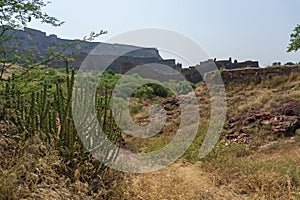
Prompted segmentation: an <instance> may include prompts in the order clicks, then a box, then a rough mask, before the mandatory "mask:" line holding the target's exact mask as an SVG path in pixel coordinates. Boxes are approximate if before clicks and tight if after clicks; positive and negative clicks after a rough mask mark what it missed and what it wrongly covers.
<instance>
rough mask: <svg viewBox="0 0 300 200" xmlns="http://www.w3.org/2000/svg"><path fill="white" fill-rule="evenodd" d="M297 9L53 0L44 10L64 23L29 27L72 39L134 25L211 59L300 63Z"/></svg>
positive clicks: (231, 0) (268, 2) (203, 1)
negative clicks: (190, 45)
mask: <svg viewBox="0 0 300 200" xmlns="http://www.w3.org/2000/svg"><path fill="white" fill-rule="evenodd" d="M299 9H300V0H251V1H244V0H226V1H225V0H209V1H208V0H186V1H183V0H119V1H117V0H85V1H79V0H78V1H76V0H73V1H71V0H68V1H67V0H52V3H51V4H49V5H48V6H47V7H46V8H45V11H46V12H48V13H49V14H50V15H53V16H55V17H57V18H59V19H60V20H62V21H65V24H64V25H63V26H62V27H58V28H53V27H50V26H48V25H43V24H40V23H37V22H33V23H31V24H30V25H29V27H32V28H37V29H40V30H42V31H45V32H47V33H48V34H51V33H54V34H56V35H58V36H59V37H61V38H68V39H78V38H83V36H85V35H88V34H89V33H90V32H91V31H93V30H94V31H97V30H102V29H103V30H107V31H108V34H107V35H105V36H101V37H100V38H99V39H98V41H105V40H107V39H109V38H111V37H113V36H115V35H118V34H121V33H123V32H127V31H131V30H134V29H140V28H162V29H169V30H173V31H176V32H179V33H181V34H184V35H186V36H188V37H189V38H191V39H192V40H194V41H196V42H197V43H198V44H200V45H201V46H202V47H204V49H205V50H206V51H207V53H208V54H209V56H210V57H212V58H214V57H216V58H218V59H227V58H228V57H232V58H233V59H238V60H241V61H242V60H258V61H260V65H261V66H267V65H270V64H271V63H273V62H274V61H281V62H282V63H285V62H288V61H293V62H300V52H297V53H286V49H287V45H288V43H289V39H290V34H291V32H292V30H293V29H294V27H295V26H296V24H300V12H299ZM158 48H159V46H158ZM199 61H200V60H199Z"/></svg>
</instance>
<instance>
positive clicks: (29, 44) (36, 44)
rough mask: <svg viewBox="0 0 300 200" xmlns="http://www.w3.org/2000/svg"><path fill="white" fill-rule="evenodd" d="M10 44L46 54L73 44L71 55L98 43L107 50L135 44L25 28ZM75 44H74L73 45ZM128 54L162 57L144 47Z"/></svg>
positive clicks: (18, 32) (67, 50)
mask: <svg viewBox="0 0 300 200" xmlns="http://www.w3.org/2000/svg"><path fill="white" fill-rule="evenodd" d="M11 33H12V31H8V32H7V33H6V34H7V35H8V34H11ZM10 44H11V45H13V44H18V45H17V46H18V47H17V50H18V51H22V50H28V49H32V50H34V52H35V53H37V54H45V53H47V52H48V50H49V48H51V47H57V46H61V47H63V46H68V45H72V48H68V49H66V51H65V54H67V55H70V54H73V53H74V52H80V53H89V52H90V51H91V50H93V49H94V48H95V47H96V46H97V45H101V49H104V50H106V51H107V52H109V51H110V49H116V48H118V47H122V48H128V49H131V48H132V47H134V46H130V45H123V44H107V43H102V42H78V41H76V40H66V39H61V38H58V37H57V36H56V35H47V34H46V33H45V32H42V31H39V30H35V29H31V28H25V29H24V30H17V31H16V32H15V33H14V39H13V40H12V41H10ZM73 44H74V45H73ZM127 55H128V56H132V57H137V58H156V59H161V57H160V55H159V52H158V50H157V49H155V48H143V49H141V50H139V51H135V52H132V53H128V54H127Z"/></svg>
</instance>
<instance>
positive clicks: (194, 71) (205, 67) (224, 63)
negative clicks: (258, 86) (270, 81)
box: [181, 58, 259, 83]
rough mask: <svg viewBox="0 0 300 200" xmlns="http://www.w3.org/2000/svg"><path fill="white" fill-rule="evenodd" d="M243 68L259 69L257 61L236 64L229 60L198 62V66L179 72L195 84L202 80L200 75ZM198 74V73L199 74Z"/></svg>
mask: <svg viewBox="0 0 300 200" xmlns="http://www.w3.org/2000/svg"><path fill="white" fill-rule="evenodd" d="M243 68H254V69H259V63H258V61H245V62H237V60H235V61H234V62H232V60H231V58H229V59H228V60H220V61H217V60H216V59H209V60H207V61H204V62H200V64H199V65H196V66H192V67H189V68H185V69H182V70H181V73H182V74H183V76H184V77H185V78H186V79H187V80H188V81H190V82H192V83H197V82H200V81H202V80H203V77H202V76H201V75H200V74H205V73H209V72H211V71H215V70H217V69H218V70H229V69H243ZM199 72H200V73H199Z"/></svg>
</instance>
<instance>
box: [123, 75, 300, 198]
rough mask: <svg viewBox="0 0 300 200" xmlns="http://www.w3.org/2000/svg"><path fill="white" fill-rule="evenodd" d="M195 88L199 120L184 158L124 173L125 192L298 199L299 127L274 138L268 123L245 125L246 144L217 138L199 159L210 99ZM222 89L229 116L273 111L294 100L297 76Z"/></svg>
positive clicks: (299, 86) (299, 84)
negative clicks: (248, 136) (144, 170)
mask: <svg viewBox="0 0 300 200" xmlns="http://www.w3.org/2000/svg"><path fill="white" fill-rule="evenodd" d="M196 92H197V95H198V98H199V103H200V109H201V122H202V125H201V126H200V127H199V131H198V136H197V138H196V140H195V141H194V142H193V144H192V145H191V147H190V149H189V150H188V151H187V152H186V154H185V155H184V159H181V160H179V161H177V162H176V163H175V164H173V165H171V166H169V167H167V168H165V169H163V170H160V171H156V172H152V173H147V174H137V175H128V177H127V178H128V180H127V181H126V182H125V188H126V189H125V190H126V191H127V192H126V197H128V199H300V148H299V146H300V136H299V132H300V130H298V131H296V132H297V133H298V134H296V135H295V136H294V137H292V138H284V137H273V135H272V133H271V132H270V131H269V129H268V127H264V126H261V127H256V126H252V125H251V124H250V125H249V127H248V128H247V127H245V128H247V130H248V131H249V133H251V136H252V139H253V140H252V141H251V143H250V144H236V143H233V144H230V145H228V146H224V143H223V142H222V141H220V143H219V144H218V145H217V147H216V148H215V149H214V150H213V152H211V153H210V154H209V156H207V157H206V158H205V159H203V160H199V159H198V158H197V155H198V151H199V148H200V145H201V142H202V140H203V136H204V135H205V133H206V131H207V127H208V124H209V116H210V105H209V104H210V101H209V94H208V91H207V88H205V86H204V85H202V84H201V85H199V86H198V87H197V89H196ZM226 92H227V102H228V110H227V111H228V112H227V114H228V116H235V115H237V116H238V115H241V114H243V113H245V112H249V111H252V110H257V109H262V108H263V109H265V110H266V111H269V112H274V111H275V110H276V108H277V107H278V106H280V105H281V104H282V103H283V102H285V101H288V100H295V101H299V99H300V77H299V74H292V75H291V76H280V77H273V79H272V80H269V79H268V80H263V81H262V82H261V83H260V84H254V83H251V84H249V85H243V84H239V85H229V86H228V87H226ZM164 134H165V133H164ZM224 134H226V132H224ZM274 139H275V140H274ZM270 141H272V142H270ZM144 145H147V144H144Z"/></svg>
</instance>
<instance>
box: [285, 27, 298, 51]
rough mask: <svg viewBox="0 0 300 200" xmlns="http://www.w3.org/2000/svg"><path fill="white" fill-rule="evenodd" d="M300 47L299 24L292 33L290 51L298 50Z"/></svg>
mask: <svg viewBox="0 0 300 200" xmlns="http://www.w3.org/2000/svg"><path fill="white" fill-rule="evenodd" d="M299 48H300V25H297V26H296V27H295V29H294V31H293V33H292V34H291V38H290V44H289V46H288V50H287V51H288V52H292V51H298V50H299Z"/></svg>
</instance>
